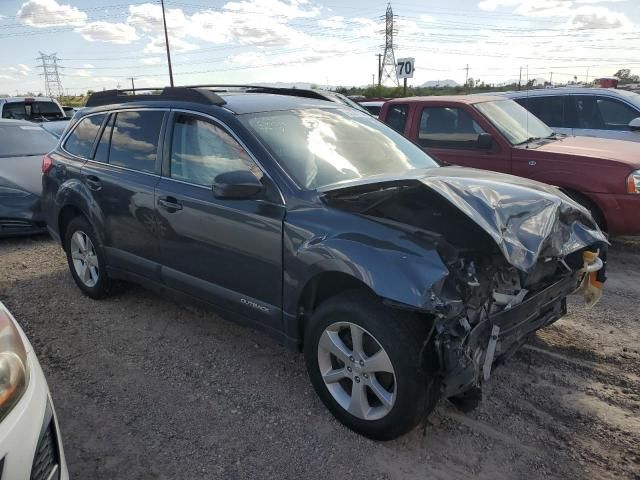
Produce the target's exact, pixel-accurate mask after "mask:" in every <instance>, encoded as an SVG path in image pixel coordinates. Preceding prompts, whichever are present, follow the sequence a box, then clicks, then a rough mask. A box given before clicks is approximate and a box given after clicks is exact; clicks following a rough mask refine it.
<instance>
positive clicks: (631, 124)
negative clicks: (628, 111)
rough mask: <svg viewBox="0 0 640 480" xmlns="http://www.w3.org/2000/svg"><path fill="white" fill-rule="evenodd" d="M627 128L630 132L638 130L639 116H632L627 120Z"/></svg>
mask: <svg viewBox="0 0 640 480" xmlns="http://www.w3.org/2000/svg"><path fill="white" fill-rule="evenodd" d="M629 129H630V130H631V131H632V132H640V117H638V118H634V119H633V120H631V121H630V122H629Z"/></svg>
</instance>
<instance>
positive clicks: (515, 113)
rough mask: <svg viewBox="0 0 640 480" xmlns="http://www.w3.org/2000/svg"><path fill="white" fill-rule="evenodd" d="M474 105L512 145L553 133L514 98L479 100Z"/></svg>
mask: <svg viewBox="0 0 640 480" xmlns="http://www.w3.org/2000/svg"><path fill="white" fill-rule="evenodd" d="M474 107H475V108H476V109H477V110H478V111H479V112H480V113H481V114H483V115H484V116H485V118H486V119H487V120H489V121H490V122H491V123H492V124H493V126H494V127H496V128H497V129H498V130H499V131H500V132H501V133H502V134H503V135H504V136H505V137H506V138H507V140H508V141H509V142H510V143H511V144H512V145H520V144H523V143H525V142H527V141H528V140H531V139H533V140H537V139H540V138H546V137H550V136H552V135H553V130H551V129H550V128H549V127H547V126H546V125H545V124H544V123H543V122H542V121H541V120H539V119H538V117H536V116H535V115H533V114H532V113H531V112H529V111H528V110H527V109H525V108H523V107H522V106H521V105H518V104H517V103H516V102H514V101H513V100H493V101H490V102H479V103H476V104H474Z"/></svg>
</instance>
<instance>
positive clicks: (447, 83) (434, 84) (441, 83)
mask: <svg viewBox="0 0 640 480" xmlns="http://www.w3.org/2000/svg"><path fill="white" fill-rule="evenodd" d="M420 86H421V87H426V88H445V87H459V86H460V84H459V83H458V82H456V81H455V80H448V79H447V80H429V81H428V82H424V83H423V84H422V85H420Z"/></svg>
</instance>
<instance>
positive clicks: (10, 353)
mask: <svg viewBox="0 0 640 480" xmlns="http://www.w3.org/2000/svg"><path fill="white" fill-rule="evenodd" d="M28 382H29V371H28V369H27V350H26V348H25V345H24V342H23V341H22V338H21V337H20V332H19V331H18V327H17V325H16V324H15V320H14V319H13V317H12V316H11V314H10V313H9V311H8V310H7V309H6V307H5V306H4V305H3V304H2V303H0V421H1V420H2V419H3V418H4V417H6V416H7V414H8V413H9V412H10V411H11V409H12V408H13V407H14V406H15V404H16V403H18V400H20V397H22V394H23V393H24V391H25V390H26V388H27V384H28Z"/></svg>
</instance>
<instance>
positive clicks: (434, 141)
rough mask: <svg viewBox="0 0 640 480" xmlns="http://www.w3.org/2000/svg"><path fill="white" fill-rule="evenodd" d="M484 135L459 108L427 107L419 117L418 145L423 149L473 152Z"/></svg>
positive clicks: (480, 128)
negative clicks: (452, 149)
mask: <svg viewBox="0 0 640 480" xmlns="http://www.w3.org/2000/svg"><path fill="white" fill-rule="evenodd" d="M481 133H485V131H484V130H483V129H482V127H481V126H480V125H478V124H477V123H476V121H475V120H474V119H473V118H471V115H469V114H468V113H467V112H465V111H464V110H462V109H461V108H451V107H427V108H425V109H423V110H422V114H421V115H420V130H419V131H418V143H420V145H423V146H425V147H436V148H459V149H465V150H473V149H475V148H476V147H477V145H478V136H479V135H480V134H481Z"/></svg>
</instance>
